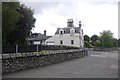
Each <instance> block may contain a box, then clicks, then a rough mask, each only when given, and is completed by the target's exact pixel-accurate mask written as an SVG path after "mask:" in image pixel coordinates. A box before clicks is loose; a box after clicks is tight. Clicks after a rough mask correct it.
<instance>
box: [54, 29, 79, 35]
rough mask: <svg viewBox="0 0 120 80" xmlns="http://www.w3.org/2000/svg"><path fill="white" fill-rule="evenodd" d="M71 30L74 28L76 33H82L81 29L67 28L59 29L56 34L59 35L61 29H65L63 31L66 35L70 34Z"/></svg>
mask: <svg viewBox="0 0 120 80" xmlns="http://www.w3.org/2000/svg"><path fill="white" fill-rule="evenodd" d="M71 28H74V29H75V33H80V27H67V28H58V29H57V30H56V32H55V34H59V30H60V29H63V30H64V31H65V33H64V34H68V33H70V29H71Z"/></svg>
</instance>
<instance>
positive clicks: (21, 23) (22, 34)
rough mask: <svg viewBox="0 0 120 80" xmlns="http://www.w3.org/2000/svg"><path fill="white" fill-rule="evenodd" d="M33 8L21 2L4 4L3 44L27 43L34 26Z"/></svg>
mask: <svg viewBox="0 0 120 80" xmlns="http://www.w3.org/2000/svg"><path fill="white" fill-rule="evenodd" d="M33 14H34V12H33V10H32V9H31V8H28V7H27V6H25V5H23V4H20V3H19V2H3V4H2V20H3V21H2V39H3V40H2V44H8V45H9V44H25V42H26V37H28V36H29V34H30V33H31V30H32V28H34V23H35V21H36V19H35V18H34V17H33Z"/></svg>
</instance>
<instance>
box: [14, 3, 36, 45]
mask: <svg viewBox="0 0 120 80" xmlns="http://www.w3.org/2000/svg"><path fill="white" fill-rule="evenodd" d="M18 12H19V13H20V17H19V20H18V23H17V28H16V32H17V34H18V36H19V37H18V40H19V41H18V43H19V44H25V41H26V37H28V36H29V34H30V33H31V30H32V28H34V27H35V26H34V23H35V21H36V19H35V18H34V17H33V14H34V12H33V10H32V9H31V8H28V7H27V6H25V5H23V4H22V5H20V8H19V10H18Z"/></svg>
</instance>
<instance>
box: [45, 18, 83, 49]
mask: <svg viewBox="0 0 120 80" xmlns="http://www.w3.org/2000/svg"><path fill="white" fill-rule="evenodd" d="M45 44H46V45H67V46H74V47H84V37H83V29H81V21H79V27H75V26H74V21H73V19H68V21H67V27H64V28H58V29H57V30H56V32H55V35H54V36H52V37H50V38H49V39H47V40H46V41H45Z"/></svg>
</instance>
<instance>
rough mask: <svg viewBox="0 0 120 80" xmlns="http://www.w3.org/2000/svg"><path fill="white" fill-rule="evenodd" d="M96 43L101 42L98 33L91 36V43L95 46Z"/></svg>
mask: <svg viewBox="0 0 120 80" xmlns="http://www.w3.org/2000/svg"><path fill="white" fill-rule="evenodd" d="M96 43H99V36H97V35H95V34H94V35H93V36H92V37H91V44H92V45H93V46H95V44H96Z"/></svg>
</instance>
